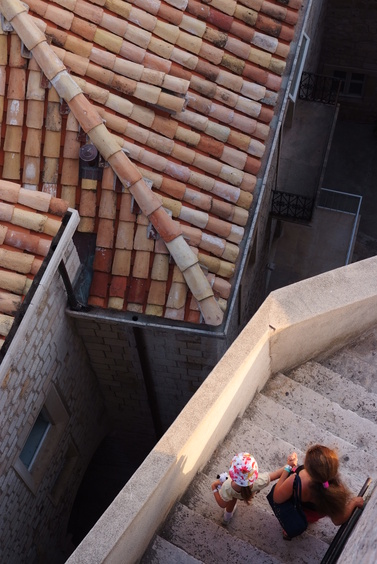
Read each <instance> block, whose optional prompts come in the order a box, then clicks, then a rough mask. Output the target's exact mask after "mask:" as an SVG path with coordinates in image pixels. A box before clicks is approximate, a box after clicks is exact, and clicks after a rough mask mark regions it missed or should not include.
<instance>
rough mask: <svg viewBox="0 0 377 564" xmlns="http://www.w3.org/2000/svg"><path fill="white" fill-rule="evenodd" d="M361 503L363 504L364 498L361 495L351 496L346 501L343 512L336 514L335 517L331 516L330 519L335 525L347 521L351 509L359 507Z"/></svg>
mask: <svg viewBox="0 0 377 564" xmlns="http://www.w3.org/2000/svg"><path fill="white" fill-rule="evenodd" d="M363 505H364V499H363V498H362V497H353V498H352V499H350V501H349V502H348V503H347V505H346V507H345V509H344V512H343V513H342V514H341V515H337V516H336V517H332V518H331V521H332V522H333V523H334V525H336V526H338V525H343V523H345V522H346V521H348V519H349V518H350V517H351V515H352V513H353V511H354V510H355V509H356V507H360V508H361V507H363Z"/></svg>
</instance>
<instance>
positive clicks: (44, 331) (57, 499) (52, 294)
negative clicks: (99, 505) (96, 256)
mask: <svg viewBox="0 0 377 564" xmlns="http://www.w3.org/2000/svg"><path fill="white" fill-rule="evenodd" d="M61 259H63V261H64V263H65V265H66V268H67V272H68V274H69V276H70V277H71V278H72V279H73V277H74V276H75V274H76V272H77V270H78V268H79V266H80V263H79V260H78V255H77V252H76V249H75V247H74V245H73V243H72V241H71V240H70V241H66V246H65V249H64V251H63V253H62V255H60V258H58V259H55V260H52V261H51V262H50V265H49V267H48V268H47V270H46V273H45V275H44V277H43V279H42V282H41V284H40V285H39V287H38V290H37V292H36V294H35V296H34V298H33V300H32V302H31V304H30V305H29V307H28V309H27V311H26V314H25V316H24V318H23V320H22V322H21V324H20V326H19V327H18V330H17V333H16V336H15V337H14V338H13V340H12V343H11V345H10V347H9V349H8V351H7V354H6V355H5V358H4V360H3V362H2V364H1V368H0V386H1V391H0V408H1V409H0V420H1V431H0V440H1V450H2V456H1V476H0V491H1V497H0V515H1V520H0V523H1V526H0V538H1V561H2V562H7V563H8V564H20V562H59V561H61V562H63V561H64V560H65V558H66V557H67V554H66V553H64V552H61V551H60V550H59V548H58V547H59V546H61V544H60V541H62V540H63V541H64V540H65V533H66V528H67V522H68V518H69V515H70V511H71V508H72V504H73V501H74V499H75V496H76V493H77V489H78V487H79V485H80V482H81V480H82V477H83V475H84V473H85V470H86V468H87V465H88V463H89V461H90V459H91V457H92V456H93V453H94V452H95V450H96V448H97V446H98V444H99V442H100V441H101V439H102V437H103V436H104V434H105V432H106V428H107V427H106V414H105V411H104V403H103V399H102V396H101V393H100V390H99V387H98V383H97V380H96V378H95V375H94V373H93V371H92V369H91V367H90V363H89V361H88V357H87V354H86V351H85V348H84V346H83V344H82V341H81V339H80V338H79V337H78V336H77V334H76V332H75V330H74V324H73V322H72V320H71V319H70V318H69V317H68V316H67V315H66V313H65V307H66V302H67V293H66V290H65V287H64V285H63V282H62V279H61V277H60V275H59V273H58V272H57V269H56V267H57V265H58V264H59V261H60V260H61ZM44 419H45V420H46V421H47V420H48V428H46V431H45V436H44V438H43V440H42V441H41V444H40V448H39V449H38V452H37V453H36V456H35V460H34V461H33V463H32V464H30V465H29V467H30V469H27V467H26V466H25V462H26V461H28V462H31V461H30V460H28V452H27V449H28V445H29V447H30V448H31V449H32V447H33V445H31V446H30V442H32V441H33V432H34V433H35V434H36V435H38V428H37V427H38V424H41V425H43V420H44ZM35 440H37V439H36V438H35ZM28 462H26V463H28Z"/></svg>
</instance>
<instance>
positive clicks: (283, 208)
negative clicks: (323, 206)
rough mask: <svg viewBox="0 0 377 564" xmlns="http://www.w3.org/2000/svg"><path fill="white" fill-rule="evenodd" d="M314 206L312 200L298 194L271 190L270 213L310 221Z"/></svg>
mask: <svg viewBox="0 0 377 564" xmlns="http://www.w3.org/2000/svg"><path fill="white" fill-rule="evenodd" d="M313 208H314V200H313V199H312V198H308V197H307V196H301V195H300V194H291V193H290V192H280V191H278V190H273V191H272V204H271V213H272V215H274V216H276V217H280V218H287V219H294V220H297V221H310V220H311V218H312V213H313Z"/></svg>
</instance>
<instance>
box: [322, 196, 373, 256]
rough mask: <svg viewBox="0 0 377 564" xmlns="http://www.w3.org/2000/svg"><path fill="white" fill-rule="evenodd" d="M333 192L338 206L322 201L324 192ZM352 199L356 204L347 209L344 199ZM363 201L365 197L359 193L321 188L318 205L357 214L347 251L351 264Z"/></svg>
mask: <svg viewBox="0 0 377 564" xmlns="http://www.w3.org/2000/svg"><path fill="white" fill-rule="evenodd" d="M326 193H329V194H333V195H334V199H333V202H334V201H335V199H337V201H338V203H337V204H335V205H336V207H333V206H332V203H333V202H332V203H331V206H330V205H326V202H321V195H322V194H326ZM352 199H354V201H356V202H357V203H356V205H355V206H353V207H354V209H352V206H351V209H349V207H348V209H345V208H346V206H342V205H341V204H342V201H343V202H344V201H345V200H348V201H352ZM362 201H363V197H362V196H360V195H359V194H350V193H349V192H339V191H337V190H330V189H328V188H321V190H320V192H319V197H318V207H319V208H326V209H330V210H333V211H340V212H343V213H350V214H352V215H354V216H355V219H354V222H353V227H352V233H351V240H350V244H349V246H348V251H347V257H346V262H345V264H349V262H350V260H351V252H352V249H353V245H354V242H355V238H356V231H357V226H358V223H359V217H360V209H361V203H362Z"/></svg>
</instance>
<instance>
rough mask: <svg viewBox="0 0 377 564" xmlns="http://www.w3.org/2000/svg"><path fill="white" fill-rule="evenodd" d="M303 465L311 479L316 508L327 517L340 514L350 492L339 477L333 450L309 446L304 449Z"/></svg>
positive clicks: (337, 461) (321, 446) (335, 454)
mask: <svg viewBox="0 0 377 564" xmlns="http://www.w3.org/2000/svg"><path fill="white" fill-rule="evenodd" d="M304 467H305V469H306V471H307V472H308V474H309V476H310V478H311V479H312V482H311V484H310V490H311V493H312V495H313V499H314V500H315V501H314V503H315V506H316V508H317V510H318V511H319V512H320V513H323V514H325V515H328V516H329V517H337V516H338V515H341V514H342V513H343V512H344V509H345V506H346V504H347V502H348V500H349V498H350V492H349V490H348V488H347V487H346V486H345V485H344V484H343V482H342V481H341V479H340V476H339V473H338V469H339V459H338V455H337V453H336V452H335V450H332V449H330V448H328V447H326V446H323V445H313V446H311V447H310V448H308V450H307V451H306V455H305V462H304ZM327 485H328V487H327Z"/></svg>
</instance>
